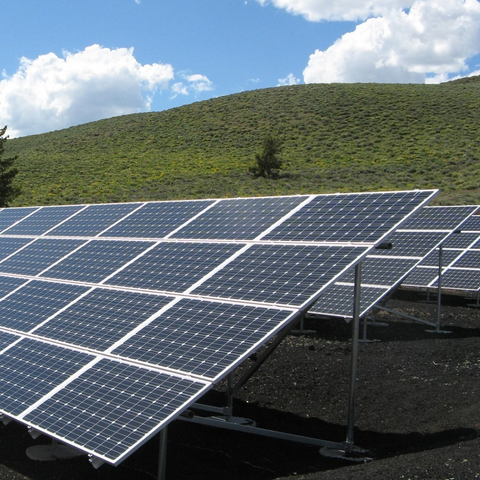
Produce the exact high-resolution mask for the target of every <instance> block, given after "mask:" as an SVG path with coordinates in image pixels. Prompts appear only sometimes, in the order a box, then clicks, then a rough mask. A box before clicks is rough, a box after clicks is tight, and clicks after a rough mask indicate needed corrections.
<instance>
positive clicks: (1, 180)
mask: <svg viewBox="0 0 480 480" xmlns="http://www.w3.org/2000/svg"><path fill="white" fill-rule="evenodd" d="M6 131H7V127H6V126H5V127H3V128H0V207H8V206H9V205H10V202H11V201H12V200H13V199H14V198H16V197H17V196H18V195H20V188H19V187H17V186H15V185H13V180H14V179H15V175H16V174H17V173H18V170H17V169H16V168H15V167H14V166H13V164H14V163H15V160H17V156H15V157H10V158H3V154H4V150H5V142H6V141H7V140H8V136H5V132H6Z"/></svg>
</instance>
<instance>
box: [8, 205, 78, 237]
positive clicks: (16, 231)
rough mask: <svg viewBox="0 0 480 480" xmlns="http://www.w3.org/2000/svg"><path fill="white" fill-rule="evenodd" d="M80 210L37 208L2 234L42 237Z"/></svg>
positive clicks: (72, 208) (73, 208)
mask: <svg viewBox="0 0 480 480" xmlns="http://www.w3.org/2000/svg"><path fill="white" fill-rule="evenodd" d="M82 208H85V207H82V206H62V207H48V208H45V207H44V208H39V209H38V210H36V211H35V212H33V213H32V214H31V215H29V216H27V217H24V218H23V219H22V220H21V221H19V222H17V223H16V224H15V225H12V226H11V227H10V228H7V229H6V230H4V231H3V232H2V233H3V234H8V235H43V234H44V233H46V232H48V231H49V230H50V229H52V228H53V227H55V226H56V225H58V224H59V223H61V222H63V221H64V220H66V219H67V218H68V217H70V216H71V215H73V214H74V213H75V212H78V211H79V210H80V209H82Z"/></svg>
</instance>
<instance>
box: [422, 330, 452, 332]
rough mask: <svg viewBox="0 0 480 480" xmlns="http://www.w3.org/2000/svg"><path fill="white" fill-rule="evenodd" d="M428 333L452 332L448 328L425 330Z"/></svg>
mask: <svg viewBox="0 0 480 480" xmlns="http://www.w3.org/2000/svg"><path fill="white" fill-rule="evenodd" d="M425 331H426V332H428V333H452V332H451V331H450V330H425Z"/></svg>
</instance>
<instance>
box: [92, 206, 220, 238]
mask: <svg viewBox="0 0 480 480" xmlns="http://www.w3.org/2000/svg"><path fill="white" fill-rule="evenodd" d="M213 204H214V201H213V200H197V201H190V202H189V201H181V202H152V203H146V204H144V205H143V206H142V208H139V209H137V210H135V212H134V213H132V214H131V215H129V216H128V217H126V218H124V219H123V220H121V221H120V222H117V223H115V224H113V225H112V226H110V227H109V228H107V229H105V231H104V232H103V233H102V234H101V236H103V237H127V238H132V237H138V238H163V237H165V236H166V235H168V234H169V233H173V232H174V231H175V230H176V229H177V228H179V227H181V226H182V225H184V224H185V223H186V222H187V221H191V220H192V219H193V218H195V216H196V215H198V214H200V213H201V212H203V211H204V210H205V209H207V208H208V207H209V206H211V205H213Z"/></svg>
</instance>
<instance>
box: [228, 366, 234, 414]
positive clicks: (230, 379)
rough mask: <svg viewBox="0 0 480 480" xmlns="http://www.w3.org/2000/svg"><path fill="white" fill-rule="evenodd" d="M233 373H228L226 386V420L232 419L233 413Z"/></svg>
mask: <svg viewBox="0 0 480 480" xmlns="http://www.w3.org/2000/svg"><path fill="white" fill-rule="evenodd" d="M233 395H234V389H233V373H229V375H228V386H227V422H230V421H231V420H232V415H233Z"/></svg>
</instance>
